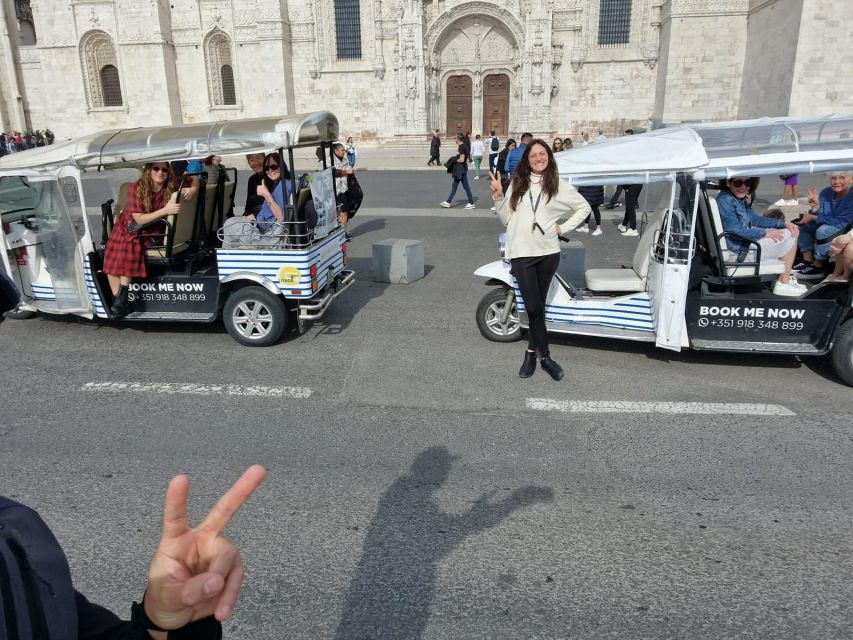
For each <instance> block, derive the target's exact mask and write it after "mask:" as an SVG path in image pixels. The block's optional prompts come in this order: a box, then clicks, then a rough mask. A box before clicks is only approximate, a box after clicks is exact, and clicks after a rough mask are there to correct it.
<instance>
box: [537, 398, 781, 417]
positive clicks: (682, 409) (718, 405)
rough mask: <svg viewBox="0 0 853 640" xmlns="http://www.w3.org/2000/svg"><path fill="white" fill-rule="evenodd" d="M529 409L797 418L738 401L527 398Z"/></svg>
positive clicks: (767, 406)
mask: <svg viewBox="0 0 853 640" xmlns="http://www.w3.org/2000/svg"><path fill="white" fill-rule="evenodd" d="M527 408H528V409H534V410H536V411H559V412H561V413H672V414H681V415H750V416H795V415H797V414H796V413H794V412H793V411H791V410H790V409H787V408H786V407H783V406H782V405H779V404H742V403H736V402H629V401H622V400H602V401H592V400H549V399H547V398H527Z"/></svg>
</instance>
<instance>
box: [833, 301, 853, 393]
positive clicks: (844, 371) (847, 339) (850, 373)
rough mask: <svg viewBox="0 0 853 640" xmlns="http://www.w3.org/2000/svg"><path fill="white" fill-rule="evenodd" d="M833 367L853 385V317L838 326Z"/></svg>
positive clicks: (843, 378) (843, 379) (839, 375)
mask: <svg viewBox="0 0 853 640" xmlns="http://www.w3.org/2000/svg"><path fill="white" fill-rule="evenodd" d="M830 357H831V359H832V368H833V369H834V370H835V373H836V374H838V377H839V378H841V380H842V381H843V382H844V384H848V385H850V386H851V387H853V318H851V319H849V320H847V322H845V323H844V324H842V325H841V326H840V327H839V328H838V333H837V334H835V344H833V345H832V355H831V356H830Z"/></svg>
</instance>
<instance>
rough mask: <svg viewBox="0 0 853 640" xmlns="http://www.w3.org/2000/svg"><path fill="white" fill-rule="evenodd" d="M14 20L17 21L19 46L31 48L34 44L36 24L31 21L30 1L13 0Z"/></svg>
mask: <svg viewBox="0 0 853 640" xmlns="http://www.w3.org/2000/svg"><path fill="white" fill-rule="evenodd" d="M15 18H17V20H18V38H19V39H20V43H21V46H23V47H31V46H33V45H35V44H36V24H35V21H33V10H32V7H30V0H15Z"/></svg>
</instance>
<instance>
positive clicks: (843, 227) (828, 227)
mask: <svg viewBox="0 0 853 640" xmlns="http://www.w3.org/2000/svg"><path fill="white" fill-rule="evenodd" d="M851 184H853V173H851V172H850V171H833V172H832V173H831V174H830V175H829V186H828V187H827V188H826V189H824V190H823V191H821V192H820V196H818V193H817V189H815V188H814V187H812V188H811V189H809V211H808V213H804V214H803V217H802V220H801V221H800V238H799V241H798V245H799V247H800V253H802V254H803V262H800V263H798V264H796V265H794V271H795V272H796V273H797V277H798V278H800V279H802V280H817V279H820V278H823V276H824V275H825V273H824V265H825V264H826V260H827V258H828V257H829V246H830V244H831V243H832V239H833V238H834V237H835V236H837V235H839V234H841V233H844V232H845V231H847V230H848V229H849V228H850V226H851V225H853V193H851V190H850V186H851Z"/></svg>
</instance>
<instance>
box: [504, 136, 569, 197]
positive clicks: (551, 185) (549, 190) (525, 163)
mask: <svg viewBox="0 0 853 640" xmlns="http://www.w3.org/2000/svg"><path fill="white" fill-rule="evenodd" d="M537 144H538V145H540V146H542V147H543V148H544V149H545V151H546V152H547V153H548V166H547V167H545V171H544V173H543V174H542V192H543V193H544V194H545V197H546V200H545V201H546V202H549V201H550V200H551V199H552V198H553V197H554V196H556V195H557V191H559V189H560V175H559V174H558V173H557V163H556V162H554V152H553V151H551V147H550V146H548V143H547V142H545V141H544V140H542V139H541V138H536V139H534V140H531V141H530V144H528V145H527V148H526V149H525V150H524V154H523V155H522V156H521V160H520V161H519V163H518V166H517V167H516V168H515V173H513V174H512V197H511V198H510V199H509V206H510V209H512V210H513V211H515V209H516V207H518V201H519V200H521V198H522V196H524V194H525V193H527V191H528V189H530V174H531V173H532V172H531V170H530V161H529V160H528V156H529V155H530V150H531V149H532V148H533V145H537Z"/></svg>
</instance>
